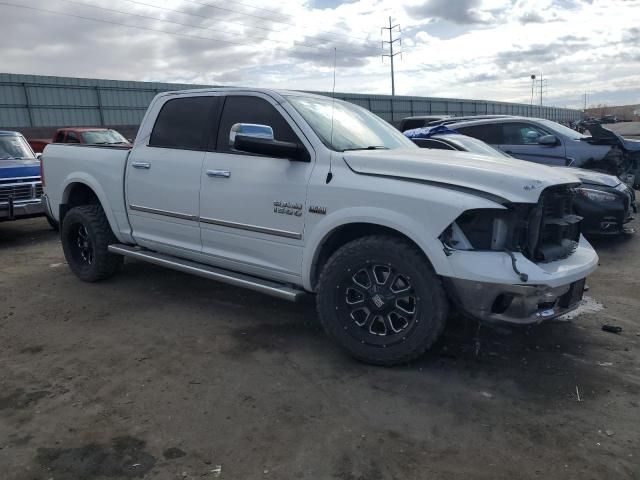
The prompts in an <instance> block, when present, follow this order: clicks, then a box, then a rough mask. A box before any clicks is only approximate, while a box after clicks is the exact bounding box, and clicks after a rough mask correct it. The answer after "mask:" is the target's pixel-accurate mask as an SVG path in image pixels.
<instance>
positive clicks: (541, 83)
mask: <svg viewBox="0 0 640 480" xmlns="http://www.w3.org/2000/svg"><path fill="white" fill-rule="evenodd" d="M542 85H543V82H542V74H540V106H542Z"/></svg>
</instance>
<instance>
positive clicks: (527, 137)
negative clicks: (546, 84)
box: [430, 116, 640, 187]
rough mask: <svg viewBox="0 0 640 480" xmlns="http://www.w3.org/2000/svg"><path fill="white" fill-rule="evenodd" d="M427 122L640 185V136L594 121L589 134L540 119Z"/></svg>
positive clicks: (534, 158) (539, 159)
mask: <svg viewBox="0 0 640 480" xmlns="http://www.w3.org/2000/svg"><path fill="white" fill-rule="evenodd" d="M430 125H446V126H447V127H449V128H451V129H454V130H456V131H458V132H459V133H461V134H463V135H467V136H469V137H474V138H477V139H479V140H482V141H483V142H485V143H488V144H489V145H491V146H493V147H495V148H499V149H500V150H502V151H503V152H505V153H507V154H509V155H511V156H512V157H515V158H519V159H521V160H529V161H531V162H536V163H543V164H546V165H554V166H566V167H579V168H586V169H589V170H597V171H600V172H604V173H609V174H612V175H616V176H618V177H619V178H620V179H621V180H622V181H623V182H624V183H626V184H627V185H630V186H636V187H637V186H639V185H640V171H639V167H640V141H638V140H627V139H625V138H622V137H620V136H619V135H616V134H615V133H613V132H611V131H610V130H606V129H605V128H603V127H602V126H601V125H598V124H593V125H591V124H590V125H589V126H588V128H589V131H590V133H591V135H590V136H587V135H583V134H581V133H578V132H576V131H575V130H572V129H570V128H569V127H565V126H564V125H560V124H559V123H556V122H553V121H551V120H545V119H542V118H527V117H510V116H493V117H462V118H451V119H445V120H442V121H438V122H432V123H430Z"/></svg>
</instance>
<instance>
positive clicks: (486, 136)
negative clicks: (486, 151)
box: [455, 123, 504, 145]
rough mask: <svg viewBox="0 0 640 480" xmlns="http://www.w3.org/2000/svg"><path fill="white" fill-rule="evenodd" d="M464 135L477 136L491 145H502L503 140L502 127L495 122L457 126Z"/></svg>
mask: <svg viewBox="0 0 640 480" xmlns="http://www.w3.org/2000/svg"><path fill="white" fill-rule="evenodd" d="M455 129H456V130H457V131H458V132H460V133H462V134H463V135H468V136H469V137H473V138H477V139H478V140H482V141H483V142H486V143H488V144H491V145H500V144H502V143H504V142H503V141H502V127H501V126H500V125H498V124H495V123H485V124H482V125H471V126H469V127H455Z"/></svg>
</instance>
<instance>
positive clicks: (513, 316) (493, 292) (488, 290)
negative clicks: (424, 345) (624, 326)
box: [446, 278, 585, 325]
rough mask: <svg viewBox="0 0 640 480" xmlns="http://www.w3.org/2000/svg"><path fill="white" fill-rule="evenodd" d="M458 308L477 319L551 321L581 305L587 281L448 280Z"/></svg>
mask: <svg viewBox="0 0 640 480" xmlns="http://www.w3.org/2000/svg"><path fill="white" fill-rule="evenodd" d="M446 284H447V287H448V288H447V290H448V292H449V293H450V296H451V297H452V299H453V300H454V302H455V303H456V305H457V306H458V308H459V309H460V310H461V311H462V312H463V313H464V314H466V315H469V316H471V317H473V318H475V319H477V320H481V321H485V322H491V323H512V324H514V323H515V324H521V325H529V324H533V323H540V322H542V321H545V320H552V319H554V318H557V317H559V316H561V315H564V314H565V313H567V312H570V311H572V310H574V309H575V308H577V307H578V305H579V304H580V301H581V300H582V293H583V291H584V284H585V280H584V279H582V280H578V281H576V282H574V283H571V284H569V285H563V286H560V287H549V286H547V285H508V284H496V283H478V282H474V281H471V280H460V279H452V278H448V279H446Z"/></svg>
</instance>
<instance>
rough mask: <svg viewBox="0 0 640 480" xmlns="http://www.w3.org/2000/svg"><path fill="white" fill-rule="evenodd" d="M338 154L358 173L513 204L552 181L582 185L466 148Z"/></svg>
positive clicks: (549, 170)
mask: <svg viewBox="0 0 640 480" xmlns="http://www.w3.org/2000/svg"><path fill="white" fill-rule="evenodd" d="M342 155H343V158H344V161H345V162H346V164H347V165H348V166H349V168H350V169H351V170H353V171H354V172H356V173H359V174H363V175H374V176H381V177H388V178H395V179H399V180H408V181H424V182H425V183H429V184H433V185H437V186H442V187H445V188H455V189H460V190H463V191H469V192H471V193H475V194H477V195H482V196H491V197H497V198H499V199H504V200H507V201H509V202H517V203H536V202H537V201H538V198H539V197H540V193H541V192H542V190H544V189H545V188H547V187H549V186H551V185H560V184H566V183H580V180H579V179H578V177H576V176H575V175H573V174H571V173H568V172H566V171H562V170H560V169H557V168H553V167H547V166H544V165H538V164H535V163H532V162H526V161H522V160H516V159H515V158H508V157H504V158H502V157H489V156H484V155H477V154H473V153H468V152H454V151H445V150H430V149H426V148H401V149H396V150H366V151H365V150H362V151H354V152H344V153H343V154H342Z"/></svg>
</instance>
